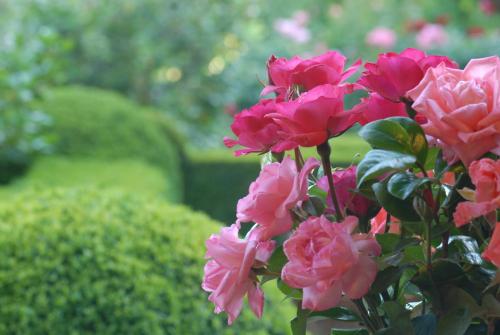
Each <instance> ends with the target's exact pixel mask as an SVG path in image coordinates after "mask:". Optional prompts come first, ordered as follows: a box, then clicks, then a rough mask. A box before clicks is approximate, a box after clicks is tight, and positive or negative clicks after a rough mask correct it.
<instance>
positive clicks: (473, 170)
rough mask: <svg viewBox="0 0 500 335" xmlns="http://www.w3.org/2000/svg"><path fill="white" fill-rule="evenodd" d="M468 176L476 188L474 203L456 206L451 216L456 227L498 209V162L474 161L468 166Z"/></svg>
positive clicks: (499, 169) (499, 197) (499, 191)
mask: <svg viewBox="0 0 500 335" xmlns="http://www.w3.org/2000/svg"><path fill="white" fill-rule="evenodd" d="M469 175H470V177H471V180H472V183H473V184H474V185H475V186H476V191H475V192H474V199H473V200H474V201H465V202H461V203H459V204H458V206H457V209H456V211H455V213H454V214H453V219H454V221H455V224H456V225H457V227H460V226H463V225H464V224H467V223H469V222H470V221H472V220H473V219H475V218H477V217H480V216H483V215H487V214H489V213H491V212H494V211H495V210H496V209H497V208H500V161H494V160H492V159H489V158H483V159H481V160H479V161H474V162H472V164H471V165H470V166H469ZM494 216H496V215H494ZM495 221H496V217H495V218H494V222H495Z"/></svg>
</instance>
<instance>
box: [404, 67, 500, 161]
mask: <svg viewBox="0 0 500 335" xmlns="http://www.w3.org/2000/svg"><path fill="white" fill-rule="evenodd" d="M408 95H409V96H410V97H411V98H412V99H413V100H414V103H413V108H414V109H415V110H416V111H417V112H419V113H421V114H422V115H424V116H425V117H426V118H427V119H428V122H427V123H426V124H424V125H423V128H424V130H425V132H426V134H427V135H430V136H432V137H435V138H437V139H438V140H439V143H441V144H442V145H443V146H444V147H446V149H447V151H453V152H454V153H456V156H457V157H459V158H460V160H462V162H463V163H464V164H465V165H466V166H467V165H469V164H470V163H471V162H472V161H473V160H475V159H478V158H480V157H481V156H482V155H484V154H486V153H488V152H493V153H495V154H500V58H498V57H487V58H481V59H473V60H471V61H470V62H469V64H467V66H466V67H465V69H464V70H459V69H451V68H448V67H446V66H445V65H444V64H441V65H439V66H438V67H436V68H431V69H429V70H428V71H427V72H426V74H425V76H424V78H423V79H422V81H421V82H420V83H419V84H418V85H417V86H416V87H415V88H414V89H413V90H411V91H409V92H408ZM448 156H452V155H449V154H448ZM450 163H451V162H450Z"/></svg>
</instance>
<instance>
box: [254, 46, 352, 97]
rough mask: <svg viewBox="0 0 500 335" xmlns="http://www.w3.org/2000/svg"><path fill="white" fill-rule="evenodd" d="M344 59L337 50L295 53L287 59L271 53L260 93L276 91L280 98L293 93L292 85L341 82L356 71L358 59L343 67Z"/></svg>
mask: <svg viewBox="0 0 500 335" xmlns="http://www.w3.org/2000/svg"><path fill="white" fill-rule="evenodd" d="M345 63H346V58H345V57H344V56H343V55H342V54H341V53H339V52H336V51H328V52H326V53H324V54H322V55H320V56H316V57H313V58H310V59H302V58H300V57H298V56H294V57H292V58H291V59H290V60H288V59H286V58H276V57H275V56H271V58H269V61H268V63H267V72H268V77H269V85H268V86H266V87H265V88H264V90H263V91H262V93H261V94H262V95H267V94H269V93H271V92H275V93H276V94H278V97H279V98H280V99H281V100H288V98H289V97H290V96H291V95H293V93H294V92H293V90H294V86H300V87H301V88H302V90H305V91H309V90H311V89H312V88H314V87H316V86H320V85H324V84H332V85H340V84H342V83H343V82H344V81H345V80H346V79H347V78H349V77H350V76H351V75H352V74H353V73H354V72H356V70H357V69H358V67H359V66H360V64H361V60H359V61H357V62H356V63H354V64H353V65H352V66H351V67H349V68H348V69H347V70H345V71H344V66H345Z"/></svg>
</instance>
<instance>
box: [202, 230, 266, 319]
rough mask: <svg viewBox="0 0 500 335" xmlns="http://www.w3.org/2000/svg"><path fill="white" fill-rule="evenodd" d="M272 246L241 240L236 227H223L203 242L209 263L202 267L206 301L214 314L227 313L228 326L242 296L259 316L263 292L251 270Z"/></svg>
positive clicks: (235, 316) (240, 305) (262, 302)
mask: <svg viewBox="0 0 500 335" xmlns="http://www.w3.org/2000/svg"><path fill="white" fill-rule="evenodd" d="M274 245H275V242H274V241H264V242H259V241H255V240H243V239H240V238H239V237H238V227H237V225H232V226H231V227H225V228H222V230H221V233H220V234H219V235H212V236H210V238H209V239H208V240H207V241H206V246H207V254H206V258H209V259H210V260H209V261H208V262H207V264H206V265H205V274H204V277H203V283H202V288H203V289H204V290H205V291H207V292H210V293H211V294H210V296H209V297H208V300H210V301H211V302H212V303H214V304H215V313H221V312H223V311H225V312H226V313H227V315H228V324H231V323H233V321H234V320H235V319H236V318H237V317H238V315H239V314H240V312H241V309H242V306H243V298H244V297H245V295H248V303H249V305H250V308H251V310H252V311H253V312H254V313H255V315H256V316H257V317H259V318H260V317H261V316H262V311H263V308H264V293H263V292H262V290H261V289H260V287H259V285H258V283H257V281H256V278H257V277H256V275H255V274H253V273H252V267H253V266H254V264H255V265H256V266H257V267H258V266H260V265H261V264H262V263H265V262H267V260H268V259H269V257H270V256H271V254H272V252H273V250H274ZM256 262H257V263H256ZM259 263H260V264H259Z"/></svg>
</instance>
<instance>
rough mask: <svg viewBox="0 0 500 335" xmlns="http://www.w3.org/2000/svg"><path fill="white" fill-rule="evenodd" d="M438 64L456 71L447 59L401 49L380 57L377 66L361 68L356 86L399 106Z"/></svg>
mask: <svg viewBox="0 0 500 335" xmlns="http://www.w3.org/2000/svg"><path fill="white" fill-rule="evenodd" d="M441 63H443V64H444V65H445V66H448V67H452V68H456V67H458V66H457V64H456V63H455V62H453V61H452V60H450V59H449V58H448V57H444V56H434V55H429V56H428V55H426V54H425V52H423V51H420V50H417V49H412V48H409V49H405V50H403V51H402V52H401V53H399V54H398V53H395V52H388V53H384V54H380V55H379V56H378V58H377V62H375V63H366V64H365V71H364V72H363V73H362V75H361V78H360V79H359V80H358V83H359V84H360V85H362V86H364V87H366V88H367V89H369V90H370V91H372V92H377V93H378V94H380V95H381V96H383V97H384V98H386V99H388V100H391V101H394V102H400V101H401V100H404V99H406V98H407V92H408V91H409V90H411V89H412V88H414V87H415V86H417V84H418V83H419V82H420V81H421V80H422V78H423V77H424V74H425V72H426V71H427V69H429V68H431V67H436V66H438V65H439V64H441ZM402 74H404V75H402Z"/></svg>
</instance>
